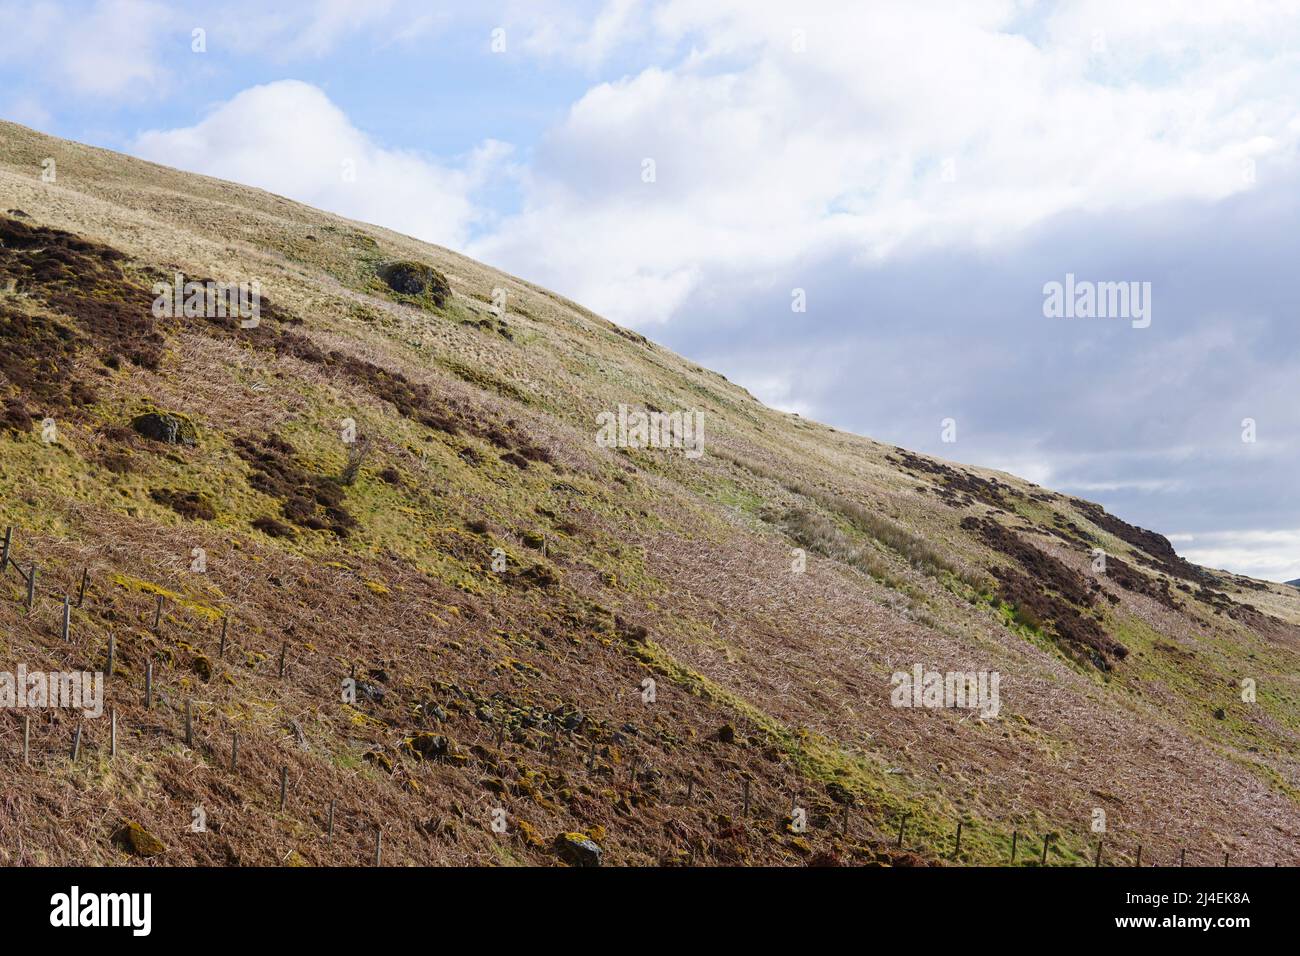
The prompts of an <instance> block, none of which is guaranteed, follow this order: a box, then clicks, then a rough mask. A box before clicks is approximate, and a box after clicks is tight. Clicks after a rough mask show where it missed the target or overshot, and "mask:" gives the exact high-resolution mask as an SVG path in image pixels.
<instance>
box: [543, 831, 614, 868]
mask: <svg viewBox="0 0 1300 956" xmlns="http://www.w3.org/2000/svg"><path fill="white" fill-rule="evenodd" d="M553 845H554V847H555V852H556V854H557V855H558V856H559V857H560V859H562V860H563V861H564V862H565V863H568V864H569V865H570V866H600V861H601V858H602V857H603V856H604V851H602V850H601V848H600V847H598V846H596V844H595V843H594V842H592V840H590V839H589V838H588V837H587V836H586V835H585V834H582V833H561V834H560V835H559V836H557V837H556V838H555V842H554V844H553Z"/></svg>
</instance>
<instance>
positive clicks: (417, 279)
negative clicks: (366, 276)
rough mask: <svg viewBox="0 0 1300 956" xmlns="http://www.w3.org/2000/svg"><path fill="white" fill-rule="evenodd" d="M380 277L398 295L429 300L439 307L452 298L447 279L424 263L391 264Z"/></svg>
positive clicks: (382, 270) (384, 268)
mask: <svg viewBox="0 0 1300 956" xmlns="http://www.w3.org/2000/svg"><path fill="white" fill-rule="evenodd" d="M379 275H380V278H382V279H383V280H384V282H385V283H386V284H387V285H388V288H390V289H392V290H393V291H394V292H396V293H397V294H398V295H410V296H416V297H419V298H427V299H429V300H431V301H432V302H433V304H434V305H438V306H441V305H444V304H445V303H446V301H447V299H448V298H450V296H451V286H450V285H449V284H448V282H447V277H446V276H444V275H443V274H442V273H441V272H439V271H438V270H437V269H434V268H432V267H431V266H426V265H425V264H424V263H423V262H390V263H389V264H388V265H386V266H384V267H383V269H381V270H380V273H379Z"/></svg>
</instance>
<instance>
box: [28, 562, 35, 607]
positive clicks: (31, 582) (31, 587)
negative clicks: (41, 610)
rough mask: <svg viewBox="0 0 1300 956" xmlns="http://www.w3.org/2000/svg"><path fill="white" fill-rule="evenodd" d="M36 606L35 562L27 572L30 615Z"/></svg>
mask: <svg viewBox="0 0 1300 956" xmlns="http://www.w3.org/2000/svg"><path fill="white" fill-rule="evenodd" d="M35 605H36V562H35V561H33V562H32V565H31V568H30V569H29V570H28V572H27V611H28V613H29V614H30V613H31V610H32V608H33V607H34V606H35Z"/></svg>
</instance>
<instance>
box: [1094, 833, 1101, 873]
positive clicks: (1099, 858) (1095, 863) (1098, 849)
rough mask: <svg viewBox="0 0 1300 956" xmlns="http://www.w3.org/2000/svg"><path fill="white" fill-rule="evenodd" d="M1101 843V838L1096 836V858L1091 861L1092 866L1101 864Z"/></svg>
mask: <svg viewBox="0 0 1300 956" xmlns="http://www.w3.org/2000/svg"><path fill="white" fill-rule="evenodd" d="M1101 844H1102V840H1101V838H1100V837H1098V838H1097V858H1096V859H1095V860H1093V861H1092V865H1093V866H1101Z"/></svg>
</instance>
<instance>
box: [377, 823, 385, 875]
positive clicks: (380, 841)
mask: <svg viewBox="0 0 1300 956" xmlns="http://www.w3.org/2000/svg"><path fill="white" fill-rule="evenodd" d="M383 857H384V831H383V830H381V829H380V828H379V826H378V825H377V824H376V826H375V866H379V865H380V862H381V861H382V860H383Z"/></svg>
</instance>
